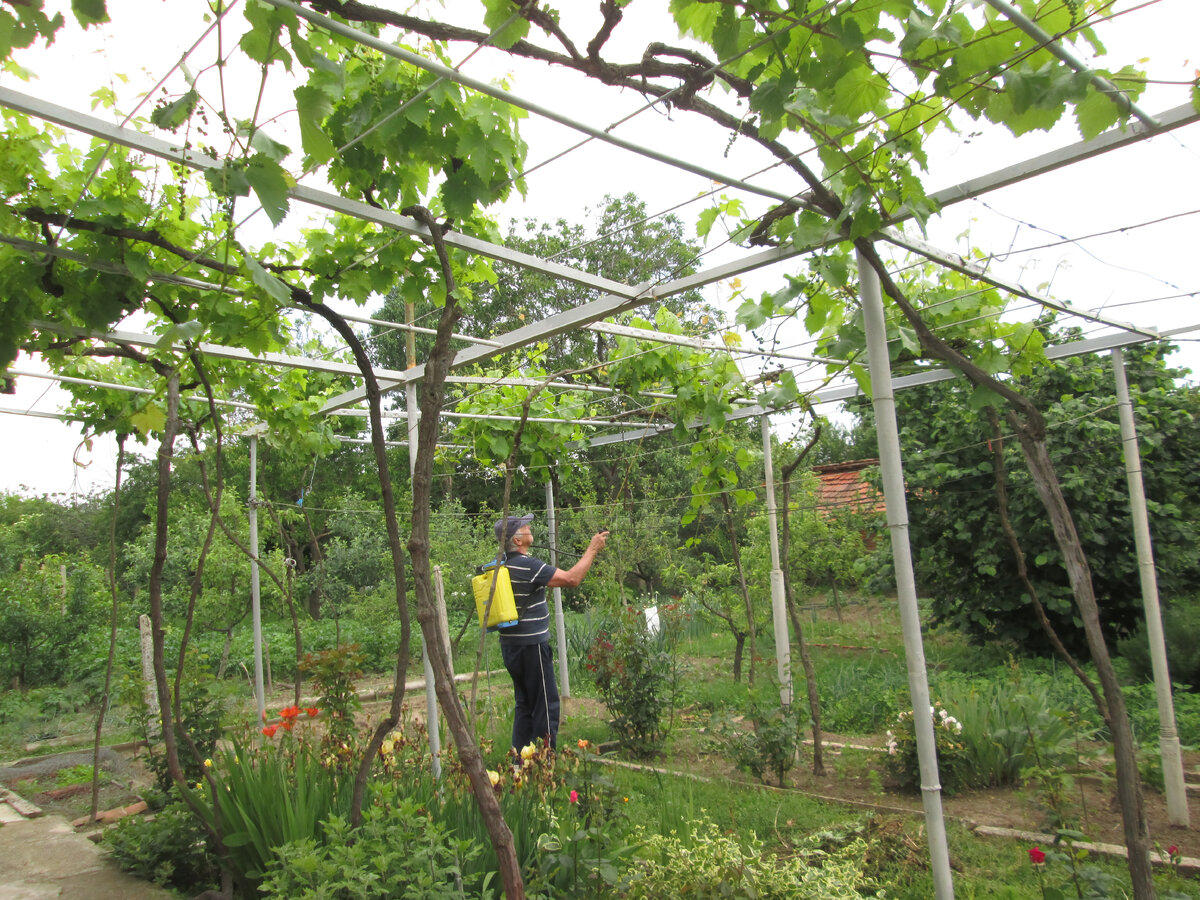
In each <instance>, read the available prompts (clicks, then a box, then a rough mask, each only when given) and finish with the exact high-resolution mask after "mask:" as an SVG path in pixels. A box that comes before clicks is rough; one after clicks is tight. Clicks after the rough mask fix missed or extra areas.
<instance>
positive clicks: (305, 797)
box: [194, 730, 351, 886]
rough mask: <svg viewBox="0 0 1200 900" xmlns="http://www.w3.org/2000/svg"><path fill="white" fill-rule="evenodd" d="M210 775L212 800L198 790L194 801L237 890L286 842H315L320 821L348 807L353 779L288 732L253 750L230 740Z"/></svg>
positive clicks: (258, 873) (320, 838)
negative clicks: (218, 842) (218, 840)
mask: <svg viewBox="0 0 1200 900" xmlns="http://www.w3.org/2000/svg"><path fill="white" fill-rule="evenodd" d="M273 734H275V732H274V731H272V735H273ZM326 761H328V762H330V763H331V764H329V765H326V764H325V762H326ZM211 772H212V779H213V782H214V784H215V790H216V791H217V797H218V802H215V803H214V800H213V796H212V790H213V788H212V787H211V786H204V785H200V787H205V790H198V791H196V793H195V795H194V796H195V800H196V801H197V803H198V804H199V805H200V807H201V811H202V812H201V814H202V815H203V816H204V818H205V819H206V820H207V822H208V823H209V825H210V827H213V828H214V830H218V831H219V832H220V834H221V835H222V839H223V841H224V844H225V849H226V850H227V851H228V859H227V862H228V865H229V867H230V868H231V869H232V871H233V874H234V877H235V879H236V880H237V881H238V882H239V883H240V884H242V885H248V886H253V885H255V884H256V883H257V882H258V881H259V879H261V878H262V876H263V874H264V873H265V872H266V871H267V867H268V865H269V864H270V861H271V859H272V855H273V854H274V852H275V851H276V849H277V848H279V847H282V846H283V845H284V844H288V843H295V842H299V841H303V840H305V839H312V840H314V841H316V842H317V843H321V842H322V841H323V840H324V834H323V823H324V822H325V821H326V820H327V819H330V818H331V817H332V816H345V815H346V814H347V813H348V812H349V809H350V785H351V776H350V775H348V774H346V773H344V772H343V771H342V769H341V767H340V766H339V765H337V764H336V760H335V759H333V758H332V757H329V758H327V759H326V760H323V759H322V758H321V756H320V752H319V751H318V750H317V749H316V748H315V747H313V746H312V745H311V744H309V743H307V742H305V741H303V740H300V739H298V738H297V737H295V736H294V735H293V734H292V732H291V731H290V730H289V731H283V732H282V736H281V737H280V738H278V739H270V738H269V739H267V741H266V742H264V743H261V744H259V745H257V746H254V745H246V744H243V743H241V742H239V741H233V742H232V746H231V748H230V749H229V750H225V751H223V752H221V753H219V754H217V755H216V757H215V758H214V759H213V766H212V770H211Z"/></svg>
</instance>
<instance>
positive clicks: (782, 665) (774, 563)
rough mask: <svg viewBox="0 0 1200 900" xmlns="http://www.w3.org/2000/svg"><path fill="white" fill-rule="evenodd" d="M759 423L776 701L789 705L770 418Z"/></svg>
mask: <svg viewBox="0 0 1200 900" xmlns="http://www.w3.org/2000/svg"><path fill="white" fill-rule="evenodd" d="M760 421H761V422H762V439H763V468H764V481H765V483H766V489H767V531H768V532H769V533H770V536H771V619H772V622H773V624H774V626H775V674H776V675H777V676H778V678H779V704H780V705H781V706H791V705H792V644H791V639H790V632H789V631H788V619H787V596H786V589H785V586H784V583H783V569H782V568H780V565H779V522H778V514H777V512H778V506H777V505H776V503H775V463H774V459H773V458H772V453H771V420H770V419H769V418H768V417H767V416H762V417H761V418H760Z"/></svg>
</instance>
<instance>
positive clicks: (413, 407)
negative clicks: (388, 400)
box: [404, 381, 442, 778]
mask: <svg viewBox="0 0 1200 900" xmlns="http://www.w3.org/2000/svg"><path fill="white" fill-rule="evenodd" d="M404 399H405V401H406V402H407V404H408V478H409V485H410V489H411V485H412V477H413V473H415V472H416V470H417V423H418V421H419V419H418V414H417V385H416V384H415V383H414V382H411V381H410V382H409V383H408V385H407V387H406V388H405V390H404ZM405 602H407V600H406V601H405ZM421 663H422V667H423V669H424V673H425V727H426V729H427V731H428V734H429V754H430V756H431V757H432V758H433V766H432V769H433V777H434V778H441V777H442V736H441V731H440V727H439V723H438V701H437V694H436V693H435V692H434V681H433V663H432V662H431V661H430V659H429V642H428V641H427V640H426V638H425V630H424V629H421Z"/></svg>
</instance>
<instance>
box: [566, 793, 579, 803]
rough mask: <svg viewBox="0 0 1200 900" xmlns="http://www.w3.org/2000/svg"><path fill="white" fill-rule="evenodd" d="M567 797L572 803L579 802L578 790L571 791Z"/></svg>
mask: <svg viewBox="0 0 1200 900" xmlns="http://www.w3.org/2000/svg"><path fill="white" fill-rule="evenodd" d="M567 799H568V800H570V801H571V802H572V803H578V802H579V791H571V796H570V797H568V798H567Z"/></svg>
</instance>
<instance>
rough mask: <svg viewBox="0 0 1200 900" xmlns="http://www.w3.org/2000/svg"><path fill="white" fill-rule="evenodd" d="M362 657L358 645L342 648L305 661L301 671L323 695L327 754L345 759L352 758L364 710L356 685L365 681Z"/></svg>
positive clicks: (307, 656)
mask: <svg viewBox="0 0 1200 900" xmlns="http://www.w3.org/2000/svg"><path fill="white" fill-rule="evenodd" d="M362 663H363V655H362V653H361V652H360V651H359V649H358V645H357V644H343V645H342V646H339V647H334V648H333V649H331V650H323V651H321V652H320V653H309V654H306V655H305V657H304V662H303V665H302V668H303V670H304V672H305V674H307V675H310V676H311V677H312V680H313V684H314V685H315V686H316V688H317V690H319V691H320V692H321V708H322V709H323V710H325V750H326V751H327V752H333V753H336V754H337V755H339V756H341V757H342V758H344V759H348V758H349V757H350V756H351V755H353V749H354V745H355V741H356V737H357V734H358V729H357V726H355V724H354V714H355V712H357V711H358V709H359V708H360V707H361V706H362V701H361V700H359V699H358V694H356V693H355V691H354V682H355V681H356V680H357V679H359V678H361V677H362V674H363V672H362Z"/></svg>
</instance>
